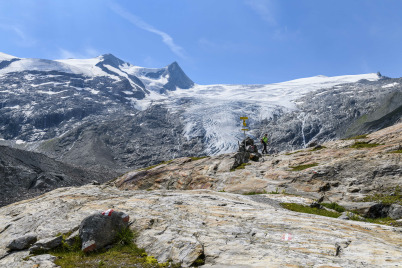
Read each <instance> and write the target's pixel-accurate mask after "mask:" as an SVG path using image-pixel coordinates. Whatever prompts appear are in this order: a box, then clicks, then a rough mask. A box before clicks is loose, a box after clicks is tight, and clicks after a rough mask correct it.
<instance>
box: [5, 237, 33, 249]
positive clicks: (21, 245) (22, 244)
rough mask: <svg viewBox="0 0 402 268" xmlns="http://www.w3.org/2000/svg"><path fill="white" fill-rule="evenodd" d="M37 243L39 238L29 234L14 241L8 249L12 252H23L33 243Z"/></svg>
mask: <svg viewBox="0 0 402 268" xmlns="http://www.w3.org/2000/svg"><path fill="white" fill-rule="evenodd" d="M36 241H37V236H36V235H35V234H27V235H24V236H22V237H19V238H17V239H14V240H12V241H11V242H10V243H9V244H8V245H7V248H8V250H10V251H14V250H23V249H27V248H29V247H30V246H31V245H32V244H33V243H35V242H36Z"/></svg>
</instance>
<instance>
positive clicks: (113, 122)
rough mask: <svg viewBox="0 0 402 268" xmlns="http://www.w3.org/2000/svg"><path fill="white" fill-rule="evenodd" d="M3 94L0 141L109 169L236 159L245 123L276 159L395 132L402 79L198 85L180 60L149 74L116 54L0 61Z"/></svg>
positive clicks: (0, 98)
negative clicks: (224, 156) (187, 159)
mask: <svg viewBox="0 0 402 268" xmlns="http://www.w3.org/2000/svg"><path fill="white" fill-rule="evenodd" d="M0 93H1V94H0V144H3V145H8V146H13V147H17V148H20V149H26V150H31V151H36V152H40V153H44V154H46V155H48V156H50V157H52V158H56V159H57V160H60V161H63V162H68V163H70V164H73V165H82V166H83V167H84V168H87V167H94V168H98V167H100V166H101V167H104V168H109V169H110V170H111V171H113V172H115V171H119V172H126V171H128V170H130V169H133V168H138V167H143V166H147V165H152V164H156V163H158V162H160V161H163V160H167V159H172V158H176V157H179V156H201V155H217V154H221V153H228V152H233V151H235V150H237V142H238V140H240V139H242V135H243V134H242V132H241V131H240V129H241V126H240V124H241V122H240V120H239V117H240V116H248V117H249V118H250V120H249V122H248V125H249V126H250V131H249V135H250V136H252V137H254V138H255V139H257V138H258V137H260V136H261V134H262V133H264V132H266V133H268V134H269V139H270V146H271V152H275V151H283V150H293V149H297V148H303V147H305V146H306V145H307V144H309V143H311V142H314V141H316V142H324V141H327V140H331V139H336V138H342V137H345V136H352V135H354V134H361V133H366V132H371V131H375V130H378V129H381V128H384V127H387V126H391V125H393V124H395V123H396V122H398V121H399V120H401V106H400V103H401V102H402V97H401V96H402V94H401V81H400V79H391V78H386V77H383V76H378V75H376V74H367V75H356V76H340V77H324V76H317V77H312V78H304V79H297V80H294V81H288V82H283V83H277V84H271V85H197V84H195V83H194V82H193V81H192V80H191V79H190V78H189V77H187V75H186V74H185V73H184V72H183V70H182V69H181V68H180V66H179V65H178V64H177V63H176V62H174V63H172V64H170V65H168V66H166V67H164V68H159V69H151V68H143V67H138V66H134V65H131V64H129V63H127V62H125V61H123V60H121V59H118V58H117V57H115V56H113V55H111V54H105V55H102V56H99V57H97V58H93V59H84V60H81V59H66V60H53V61H52V60H42V59H22V58H17V57H13V56H9V55H5V54H1V55H0ZM144 147H145V148H144ZM144 152H145V154H144Z"/></svg>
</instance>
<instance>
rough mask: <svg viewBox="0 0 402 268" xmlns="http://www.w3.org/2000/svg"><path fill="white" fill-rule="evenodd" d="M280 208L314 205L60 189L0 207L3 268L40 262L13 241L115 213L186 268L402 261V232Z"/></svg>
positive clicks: (163, 256)
mask: <svg viewBox="0 0 402 268" xmlns="http://www.w3.org/2000/svg"><path fill="white" fill-rule="evenodd" d="M278 202H299V203H305V204H308V203H311V202H312V200H311V199H306V198H303V197H297V196H288V195H280V194H272V195H259V196H246V195H238V194H232V193H225V192H216V191H210V190H193V191H177V190H175V191H168V190H155V191H139V190H126V191H122V190H119V189H118V188H116V187H113V186H110V185H86V186H82V187H79V188H63V189H57V190H54V191H52V192H49V193H47V194H45V195H43V196H40V197H37V198H35V199H32V200H26V201H21V202H19V203H15V204H12V205H8V206H5V207H2V208H0V233H1V240H0V266H1V267H30V268H31V267H32V266H33V265H34V264H36V263H37V262H35V260H33V259H32V258H31V259H29V260H27V261H25V260H24V258H25V257H27V256H28V254H29V252H28V251H27V250H23V251H18V252H11V253H7V251H6V250H5V246H6V245H7V244H8V241H11V240H13V239H15V238H16V237H21V236H23V235H25V234H27V233H34V234H36V235H37V237H38V239H39V240H43V239H51V238H54V237H56V235H57V234H58V233H63V234H65V233H69V232H71V231H72V230H76V229H77V227H78V226H79V225H80V223H81V221H82V219H84V218H85V217H87V216H89V215H91V214H93V213H94V211H104V210H105V209H107V208H111V207H112V208H113V209H115V210H118V211H124V212H126V213H127V214H129V215H130V224H131V225H130V228H135V229H136V231H137V233H138V237H137V238H136V243H137V244H138V245H139V246H140V247H142V248H145V250H146V251H147V252H148V254H150V255H153V256H155V258H157V259H158V260H159V261H166V260H168V259H172V260H173V261H174V262H180V263H182V266H183V267H189V266H190V265H191V264H192V263H193V262H194V261H195V260H196V259H197V258H198V257H199V256H205V263H206V265H205V267H236V266H239V267H285V266H307V267H308V266H310V267H325V266H332V267H373V268H374V267H395V265H399V264H400V263H401V262H402V249H401V247H400V241H401V240H402V232H401V229H400V228H396V227H390V226H383V225H376V224H371V223H365V222H355V221H353V222H352V221H344V220H340V219H334V218H328V217H322V216H317V215H310V214H303V213H298V212H292V211H288V210H285V209H283V208H281V207H280V206H278V205H277V204H278ZM45 257H46V258H45ZM45 257H44V259H45V261H49V257H48V256H45ZM36 261H38V260H36Z"/></svg>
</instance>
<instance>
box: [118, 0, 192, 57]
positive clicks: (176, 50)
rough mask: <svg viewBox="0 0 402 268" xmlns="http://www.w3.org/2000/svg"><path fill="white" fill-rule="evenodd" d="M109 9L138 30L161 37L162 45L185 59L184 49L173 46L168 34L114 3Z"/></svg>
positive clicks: (173, 43)
mask: <svg viewBox="0 0 402 268" xmlns="http://www.w3.org/2000/svg"><path fill="white" fill-rule="evenodd" d="M110 7H111V9H112V10H113V11H114V12H116V13H117V14H118V15H119V16H121V17H123V18H124V19H126V20H128V21H129V22H131V23H132V24H133V25H135V26H137V27H138V28H141V29H143V30H145V31H148V32H151V33H154V34H157V35H159V36H160V37H162V41H163V43H165V44H166V45H167V46H168V47H169V48H170V50H171V51H172V52H173V53H174V54H176V55H177V56H179V57H181V58H183V59H185V58H187V57H186V56H185V53H184V49H183V48H182V47H180V46H178V45H177V44H175V42H174V41H173V38H172V37H171V36H170V35H169V34H167V33H165V32H163V31H160V30H158V29H156V28H155V27H153V26H152V25H149V24H148V23H146V22H145V21H143V20H142V19H140V18H139V17H137V16H135V15H133V14H131V13H130V12H128V11H126V10H125V9H123V8H122V7H121V6H119V5H117V4H115V3H111V4H110Z"/></svg>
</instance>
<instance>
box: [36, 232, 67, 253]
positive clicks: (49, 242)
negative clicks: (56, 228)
mask: <svg viewBox="0 0 402 268" xmlns="http://www.w3.org/2000/svg"><path fill="white" fill-rule="evenodd" d="M62 241H63V237H62V236H61V235H60V236H57V237H50V238H45V239H41V240H39V241H37V242H36V243H35V244H33V246H32V247H30V248H29V253H31V254H38V253H43V252H45V251H48V250H51V249H53V248H56V247H58V246H60V245H61V242H62Z"/></svg>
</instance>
